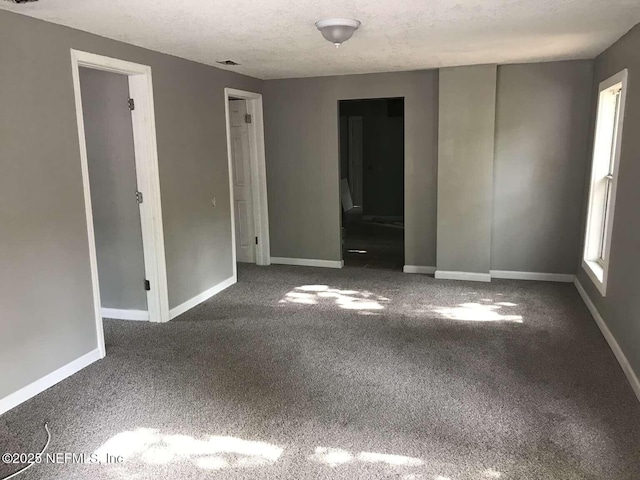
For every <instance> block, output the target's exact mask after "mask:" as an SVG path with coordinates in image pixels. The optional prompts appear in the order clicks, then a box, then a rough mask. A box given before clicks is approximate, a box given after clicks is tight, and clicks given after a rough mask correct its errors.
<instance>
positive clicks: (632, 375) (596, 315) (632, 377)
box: [573, 278, 640, 401]
mask: <svg viewBox="0 0 640 480" xmlns="http://www.w3.org/2000/svg"><path fill="white" fill-rule="evenodd" d="M573 283H574V285H575V286H576V288H577V289H578V293H579V294H580V296H581V297H582V300H583V301H584V303H585V305H586V306H587V308H588V309H589V312H591V316H593V319H594V320H595V321H596V324H597V325H598V327H599V328H600V331H601V332H602V335H603V336H604V338H605V340H606V341H607V343H608V344H609V347H610V348H611V350H613V354H614V355H615V356H616V359H617V360H618V363H619V364H620V366H621V367H622V371H623V372H624V374H625V375H626V376H627V379H628V380H629V383H630V384H631V388H633V391H634V392H635V394H636V397H638V400H639V401H640V380H638V375H636V372H634V371H633V368H632V367H631V364H630V363H629V360H627V357H626V356H625V354H624V352H623V351H622V349H621V348H620V345H618V342H617V341H616V339H615V337H614V336H613V333H611V330H609V327H607V324H606V323H605V321H604V319H603V318H602V316H601V315H600V312H598V310H597V308H596V306H595V305H594V303H593V302H592V301H591V299H590V298H589V295H587V292H586V290H585V289H584V287H583V286H582V284H581V283H580V280H578V279H577V278H576V279H575V280H574V282H573Z"/></svg>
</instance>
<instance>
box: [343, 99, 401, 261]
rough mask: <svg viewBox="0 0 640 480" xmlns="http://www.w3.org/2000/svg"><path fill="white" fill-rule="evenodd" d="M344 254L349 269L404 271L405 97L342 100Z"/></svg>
mask: <svg viewBox="0 0 640 480" xmlns="http://www.w3.org/2000/svg"><path fill="white" fill-rule="evenodd" d="M339 115H340V122H339V128H340V134H339V135H340V142H339V145H340V154H339V155H340V196H341V205H342V256H343V260H344V264H345V266H347V267H362V268H373V269H384V270H398V271H402V269H403V267H404V98H380V99H366V100H341V101H340V102H339Z"/></svg>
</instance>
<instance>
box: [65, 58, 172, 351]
mask: <svg viewBox="0 0 640 480" xmlns="http://www.w3.org/2000/svg"><path fill="white" fill-rule="evenodd" d="M80 67H85V68H92V69H95V70H103V71H106V72H112V73H119V74H122V75H127V77H128V80H129V95H130V96H131V98H133V99H134V100H135V109H134V110H133V112H132V115H131V120H132V125H133V138H134V149H135V163H136V173H137V177H138V178H137V181H138V188H139V189H140V191H141V192H142V193H143V202H142V204H140V225H141V229H142V245H143V250H144V266H145V275H146V278H147V279H148V280H149V283H150V285H151V290H149V291H148V292H147V308H148V310H149V320H150V321H151V322H168V321H169V295H168V287H167V269H166V261H165V248H164V234H163V226H162V208H161V202H160V175H159V170H158V146H157V142H156V125H155V112H154V104H153V84H152V79H151V67H149V66H147V65H140V64H137V63H132V62H127V61H125V60H119V59H116V58H111V57H105V56H102V55H96V54H93V53H89V52H83V51H80V50H74V49H71V72H72V76H73V90H74V96H75V107H76V119H77V123H78V143H79V147H80V165H81V167H82V187H83V191H84V205H85V214H86V220H87V233H88V237H89V263H90V266H91V280H92V287H93V304H94V310H95V317H96V328H97V335H98V348H99V349H100V354H101V356H102V357H104V356H105V346H104V332H103V325H102V309H101V302H100V286H99V278H98V261H97V255H96V243H95V232H94V229H93V210H92V206H91V190H90V183H89V164H88V160H87V144H86V138H85V132H84V117H83V112H82V93H81V89H80V71H79V69H80ZM122 101H123V102H124V101H126V99H123V100H122ZM131 201H134V197H133V192H132V199H131Z"/></svg>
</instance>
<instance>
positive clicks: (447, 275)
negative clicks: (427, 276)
mask: <svg viewBox="0 0 640 480" xmlns="http://www.w3.org/2000/svg"><path fill="white" fill-rule="evenodd" d="M435 277H436V278H437V279H438V280H468V281H471V282H490V281H491V274H489V273H477V272H448V271H446V270H436V273H435Z"/></svg>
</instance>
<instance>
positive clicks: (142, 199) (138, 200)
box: [136, 192, 144, 204]
mask: <svg viewBox="0 0 640 480" xmlns="http://www.w3.org/2000/svg"><path fill="white" fill-rule="evenodd" d="M143 201H144V197H143V196H142V192H136V202H138V204H141V203H142V202H143Z"/></svg>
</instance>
